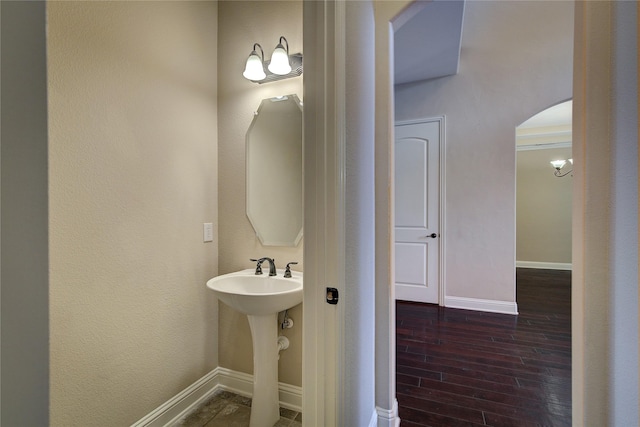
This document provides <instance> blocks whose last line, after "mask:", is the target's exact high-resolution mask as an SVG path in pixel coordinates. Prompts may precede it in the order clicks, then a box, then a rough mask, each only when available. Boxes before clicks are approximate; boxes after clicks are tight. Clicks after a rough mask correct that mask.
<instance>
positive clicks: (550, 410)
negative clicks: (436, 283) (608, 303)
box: [396, 269, 571, 427]
mask: <svg viewBox="0 0 640 427" xmlns="http://www.w3.org/2000/svg"><path fill="white" fill-rule="evenodd" d="M516 278H517V303H518V308H519V311H520V313H519V315H516V316H512V315H504V314H497V313H484V312H475V311H470V310H460V309H448V308H443V307H439V306H437V305H432V304H422V303H411V302H403V301H398V302H397V305H396V319H397V330H396V334H397V335H396V338H397V347H396V351H397V353H396V356H397V357H396V362H397V384H396V388H397V398H398V406H399V414H400V418H401V420H402V425H403V426H405V425H406V426H409V427H426V426H441V427H444V426H458V425H465V426H467V425H470V426H478V425H485V426H496V427H498V426H500V427H509V426H519V427H534V426H560V427H565V426H570V425H571V274H570V272H567V271H556V270H532V269H517V272H516Z"/></svg>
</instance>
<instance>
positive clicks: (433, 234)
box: [425, 233, 438, 239]
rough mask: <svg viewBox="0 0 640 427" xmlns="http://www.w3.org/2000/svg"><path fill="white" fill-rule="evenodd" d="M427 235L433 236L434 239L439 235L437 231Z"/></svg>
mask: <svg viewBox="0 0 640 427" xmlns="http://www.w3.org/2000/svg"><path fill="white" fill-rule="evenodd" d="M425 237H431V238H432V239H435V238H436V237H438V235H437V234H436V233H431V234H429V235H428V236H425Z"/></svg>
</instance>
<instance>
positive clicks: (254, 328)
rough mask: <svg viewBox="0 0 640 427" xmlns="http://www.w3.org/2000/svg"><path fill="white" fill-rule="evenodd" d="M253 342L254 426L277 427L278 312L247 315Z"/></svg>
mask: <svg viewBox="0 0 640 427" xmlns="http://www.w3.org/2000/svg"><path fill="white" fill-rule="evenodd" d="M247 317H248V318H249V326H250V327H251V341H252V343H253V398H252V401H251V421H250V424H249V425H250V427H273V425H274V424H275V423H277V422H278V420H279V419H280V400H279V398H278V396H279V393H278V343H277V341H278V327H277V323H278V314H277V313H274V314H267V315H264V316H252V315H247Z"/></svg>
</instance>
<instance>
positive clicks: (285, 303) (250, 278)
mask: <svg viewBox="0 0 640 427" xmlns="http://www.w3.org/2000/svg"><path fill="white" fill-rule="evenodd" d="M277 273H278V275H277V276H269V274H268V273H267V272H265V273H264V274H262V275H257V276H256V275H255V270H254V269H248V270H243V271H237V272H235V273H229V274H223V275H222V276H218V277H214V278H213V279H210V280H209V281H207V287H208V288H209V289H211V290H212V291H214V292H215V294H216V296H217V297H218V298H220V300H222V302H224V303H225V304H227V305H228V306H230V307H232V308H234V309H236V310H238V311H240V312H241V313H244V314H247V315H254V316H261V315H266V314H273V313H278V312H280V311H284V310H287V309H289V308H291V307H294V306H296V305H298V304H300V303H301V302H302V273H299V272H297V271H292V272H291V273H292V276H293V277H290V278H285V277H284V270H278V271H277Z"/></svg>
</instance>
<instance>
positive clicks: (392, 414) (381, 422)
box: [369, 399, 400, 427]
mask: <svg viewBox="0 0 640 427" xmlns="http://www.w3.org/2000/svg"><path fill="white" fill-rule="evenodd" d="M374 416H375V421H374V420H372V421H371V423H370V425H369V427H400V417H398V400H397V399H395V400H394V401H393V408H391V409H384V408H381V407H379V406H376V413H375V414H374Z"/></svg>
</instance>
